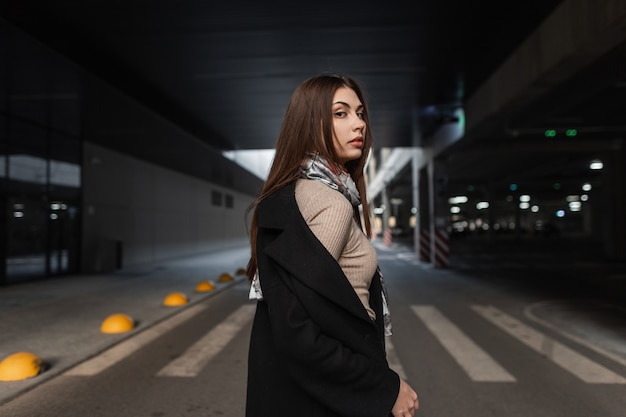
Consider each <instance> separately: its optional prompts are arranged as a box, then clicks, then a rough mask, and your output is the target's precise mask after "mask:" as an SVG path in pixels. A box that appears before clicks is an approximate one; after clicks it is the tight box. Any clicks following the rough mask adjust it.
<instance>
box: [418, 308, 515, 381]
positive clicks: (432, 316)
mask: <svg viewBox="0 0 626 417" xmlns="http://www.w3.org/2000/svg"><path fill="white" fill-rule="evenodd" d="M411 308H412V310H413V312H414V313H415V314H416V315H417V316H418V317H419V318H420V319H421V320H422V322H423V323H424V324H425V325H426V327H427V328H428V330H430V332H431V333H432V334H433V335H434V336H435V337H436V338H437V340H439V342H440V343H441V344H442V345H443V347H444V348H445V349H446V350H447V351H448V353H449V354H450V355H451V356H452V357H453V358H454V359H455V360H456V361H457V363H458V364H459V365H460V366H461V368H463V370H465V372H466V373H467V375H468V376H469V377H470V378H471V379H472V380H474V381H481V382H514V381H515V378H514V377H513V376H512V375H511V374H510V373H509V372H507V371H506V369H504V368H503V367H502V366H500V364H498V363H497V362H496V361H495V360H494V359H492V358H491V356H489V355H488V354H487V353H486V352H485V351H484V350H483V349H481V348H480V347H479V346H478V345H477V344H476V343H474V342H473V341H472V339H470V338H469V337H468V336H466V335H465V334H464V333H463V332H462V331H461V330H460V329H459V328H458V327H457V326H456V325H455V324H454V323H452V322H451V321H450V320H448V319H447V318H446V317H445V316H444V315H443V314H442V313H441V312H439V310H437V309H436V308H435V307H433V306H411Z"/></svg>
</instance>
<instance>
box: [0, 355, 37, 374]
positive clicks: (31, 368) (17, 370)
mask: <svg viewBox="0 0 626 417" xmlns="http://www.w3.org/2000/svg"><path fill="white" fill-rule="evenodd" d="M45 366H46V364H45V363H44V361H43V360H42V359H41V358H40V357H39V356H37V355H35V354H34V353H30V352H17V353H14V354H12V355H9V356H7V357H6V358H4V360H3V361H2V362H0V381H18V380H22V379H26V378H31V377H33V376H36V375H39V374H40V373H41V372H42V371H43V370H44V368H45Z"/></svg>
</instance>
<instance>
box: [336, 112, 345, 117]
mask: <svg viewBox="0 0 626 417" xmlns="http://www.w3.org/2000/svg"><path fill="white" fill-rule="evenodd" d="M345 115H346V112H345V111H336V112H335V116H337V117H345Z"/></svg>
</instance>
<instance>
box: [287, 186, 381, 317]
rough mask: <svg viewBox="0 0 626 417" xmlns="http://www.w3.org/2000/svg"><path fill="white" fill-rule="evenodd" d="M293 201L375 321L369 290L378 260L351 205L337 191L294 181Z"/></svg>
mask: <svg viewBox="0 0 626 417" xmlns="http://www.w3.org/2000/svg"><path fill="white" fill-rule="evenodd" d="M296 202H297V203H298V207H299V208H300V212H301V213H302V217H303V218H304V220H305V221H306V222H307V224H308V225H309V227H310V228H311V231H312V232H313V234H314V235H315V236H316V237H317V238H318V239H319V241H320V242H321V243H322V245H324V247H325V248H326V249H327V250H328V252H330V254H331V255H332V256H333V258H335V259H336V260H337V261H338V262H339V266H341V269H342V270H343V272H344V274H345V275H346V277H347V278H348V281H350V284H352V287H353V288H354V291H355V292H356V294H357V295H358V296H359V299H360V300H361V302H362V303H363V306H364V307H365V309H366V310H367V313H368V314H369V316H370V317H371V318H372V319H375V318H376V317H375V313H374V311H373V310H372V309H371V308H370V305H369V290H368V289H369V286H370V283H371V281H372V277H373V276H374V272H376V266H377V265H378V258H377V255H376V250H375V249H374V247H373V246H372V244H371V242H370V240H369V239H368V238H367V236H366V235H365V234H364V233H363V232H362V231H361V229H360V227H359V226H358V225H357V223H356V222H355V221H354V218H353V213H354V211H353V208H352V204H350V202H349V201H348V199H347V198H346V197H344V195H343V194H341V193H340V192H339V191H337V190H333V189H332V188H330V187H328V186H327V185H325V184H324V183H322V182H320V181H316V180H308V179H299V180H298V181H297V182H296Z"/></svg>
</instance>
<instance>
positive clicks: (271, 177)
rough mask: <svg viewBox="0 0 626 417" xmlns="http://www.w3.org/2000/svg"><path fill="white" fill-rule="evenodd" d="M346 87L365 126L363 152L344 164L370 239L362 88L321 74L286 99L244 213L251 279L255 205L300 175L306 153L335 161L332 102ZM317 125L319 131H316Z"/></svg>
mask: <svg viewBox="0 0 626 417" xmlns="http://www.w3.org/2000/svg"><path fill="white" fill-rule="evenodd" d="M341 87H348V88H350V89H352V90H354V92H355V93H356V95H357V97H358V98H359V100H360V101H361V103H362V104H363V114H364V116H363V117H364V121H365V125H366V129H365V135H364V137H363V140H364V143H363V153H362V154H361V157H360V158H359V159H355V160H352V161H349V162H347V163H346V164H345V169H346V170H347V171H348V173H349V174H350V176H351V177H352V179H353V180H354V182H355V184H356V187H357V190H358V191H359V194H360V196H361V210H362V215H363V227H364V229H365V233H366V234H367V236H369V237H371V223H370V212H369V207H368V204H367V197H366V194H365V177H364V169H365V164H366V162H367V158H368V155H369V152H370V148H371V146H372V133H371V127H370V124H369V117H368V112H367V103H366V100H365V96H364V94H363V89H362V88H361V86H360V85H359V84H358V82H357V81H356V80H354V79H352V78H350V77H348V76H345V75H340V74H322V75H317V76H315V77H312V78H309V79H307V80H305V81H304V82H303V83H302V84H300V85H299V86H298V87H297V88H296V89H295V91H294V92H293V94H292V95H291V99H290V100H289V104H288V105H287V110H286V111H285V117H284V119H283V123H282V126H281V129H280V134H279V135H278V141H277V142H276V153H275V155H274V160H273V162H272V166H271V168H270V172H269V174H268V177H267V180H266V181H265V184H264V185H263V188H262V190H261V193H260V194H259V196H258V197H257V198H256V199H255V200H254V201H253V202H252V204H250V206H249V207H248V209H247V210H246V217H247V216H248V214H249V213H250V212H251V211H252V212H253V214H252V221H251V223H250V249H251V256H250V260H249V261H248V267H247V271H246V275H247V277H248V279H249V280H252V278H253V277H254V275H255V273H256V270H257V256H256V237H257V232H258V219H257V206H258V204H259V203H260V202H261V201H263V200H264V199H265V198H266V197H267V196H269V195H270V194H272V193H274V192H275V191H277V190H279V189H281V188H282V187H284V186H286V185H287V184H289V183H291V182H293V181H295V180H296V179H298V178H299V175H300V165H301V164H302V161H303V160H304V159H305V158H306V155H307V153H311V152H318V153H319V154H320V155H321V156H323V157H325V158H326V160H328V161H336V160H337V154H336V152H335V146H334V142H333V119H332V102H333V97H334V95H335V91H337V89H339V88H341ZM320 125H321V127H322V128H321V129H320Z"/></svg>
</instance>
